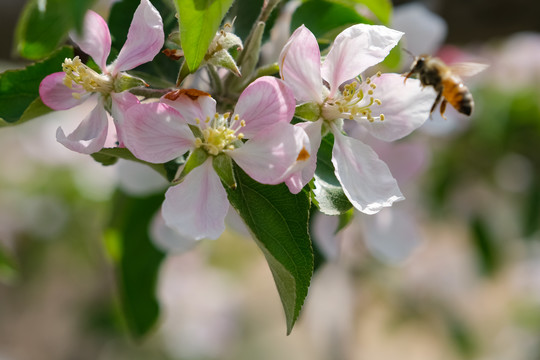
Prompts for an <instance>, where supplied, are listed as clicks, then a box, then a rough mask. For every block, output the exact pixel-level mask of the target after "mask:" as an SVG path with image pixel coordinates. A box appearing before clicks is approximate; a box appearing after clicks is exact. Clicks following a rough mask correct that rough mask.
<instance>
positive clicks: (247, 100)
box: [234, 76, 296, 139]
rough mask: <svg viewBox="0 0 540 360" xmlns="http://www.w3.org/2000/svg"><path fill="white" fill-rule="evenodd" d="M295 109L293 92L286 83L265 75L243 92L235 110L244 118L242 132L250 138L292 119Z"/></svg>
mask: <svg viewBox="0 0 540 360" xmlns="http://www.w3.org/2000/svg"><path fill="white" fill-rule="evenodd" d="M295 108H296V102H295V100H294V95H293V93H292V91H291V89H290V88H289V87H288V86H287V85H286V84H285V82H283V81H282V80H280V79H276V78H275V77H271V76H263V77H260V78H258V79H257V80H255V81H254V82H252V83H251V84H250V85H249V86H248V87H247V88H246V89H245V90H244V91H243V92H242V94H241V95H240V98H239V99H238V102H237V104H236V107H235V108H234V112H235V113H236V114H238V115H239V116H240V119H241V120H244V121H245V126H244V127H243V128H242V129H241V130H240V131H241V132H242V133H244V135H245V137H246V138H247V139H249V138H251V137H253V136H254V135H255V134H256V133H258V132H259V131H261V130H262V129H263V128H265V127H267V126H269V125H273V124H275V123H276V122H280V121H283V122H287V123H289V122H291V120H292V118H293V115H294V110H295Z"/></svg>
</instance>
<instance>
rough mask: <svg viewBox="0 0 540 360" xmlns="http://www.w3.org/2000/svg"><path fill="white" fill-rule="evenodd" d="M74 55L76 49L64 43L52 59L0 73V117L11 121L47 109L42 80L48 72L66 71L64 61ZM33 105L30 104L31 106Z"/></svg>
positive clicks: (38, 113) (21, 119) (26, 117)
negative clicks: (41, 85)
mask: <svg viewBox="0 0 540 360" xmlns="http://www.w3.org/2000/svg"><path fill="white" fill-rule="evenodd" d="M66 57H73V49H72V48H70V47H64V48H62V49H60V50H58V51H56V52H55V53H54V54H52V55H51V56H50V57H49V58H48V59H46V60H44V61H41V62H37V63H35V64H32V65H29V66H28V67H26V68H25V69H20V70H7V71H5V72H3V73H2V74H0V118H2V119H4V120H5V121H6V122H8V123H15V122H17V121H19V122H24V121H26V120H29V119H31V118H33V117H35V116H38V115H42V114H44V113H46V112H47V109H45V108H44V105H43V104H42V103H41V101H39V100H36V98H38V97H39V84H40V83H41V80H43V78H44V77H45V76H46V75H49V74H51V73H54V72H58V71H62V62H64V60H65V58H66ZM30 105H31V107H30V108H28V107H29V106H30Z"/></svg>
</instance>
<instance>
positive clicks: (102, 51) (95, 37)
mask: <svg viewBox="0 0 540 360" xmlns="http://www.w3.org/2000/svg"><path fill="white" fill-rule="evenodd" d="M70 36H71V39H72V40H73V41H74V42H75V44H77V45H78V46H79V47H80V48H81V50H82V51H84V52H85V53H87V54H88V55H90V56H91V57H92V59H94V61H95V62H96V64H98V66H99V67H100V68H101V70H103V71H104V72H105V70H106V68H107V57H108V56H109V53H110V52H111V34H110V33H109V27H108V26H107V22H106V21H105V20H103V18H102V17H101V16H100V15H98V14H97V13H95V12H93V11H92V10H89V11H88V12H87V13H86V15H85V17H84V26H83V34H82V36H81V37H80V36H79V35H78V34H77V33H75V32H72V33H70Z"/></svg>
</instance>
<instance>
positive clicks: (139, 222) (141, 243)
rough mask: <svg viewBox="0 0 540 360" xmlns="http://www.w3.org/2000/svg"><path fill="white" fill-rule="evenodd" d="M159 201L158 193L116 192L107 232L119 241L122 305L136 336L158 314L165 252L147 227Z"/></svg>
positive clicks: (156, 317) (154, 321)
mask: <svg viewBox="0 0 540 360" xmlns="http://www.w3.org/2000/svg"><path fill="white" fill-rule="evenodd" d="M162 202H163V195H161V194H160V195H153V196H149V197H144V198H137V197H133V196H129V195H127V194H124V193H122V192H118V193H117V194H116V196H115V199H114V209H113V219H112V221H111V229H110V230H109V231H108V232H107V233H108V235H109V237H111V236H113V237H116V239H115V241H117V242H118V243H119V244H120V248H121V257H120V261H119V263H118V276H119V290H120V301H121V308H122V312H123V315H124V317H125V320H126V324H127V326H128V329H129V330H130V332H131V334H132V335H133V336H135V337H136V338H141V337H143V336H144V335H146V334H147V333H148V332H149V331H150V330H151V329H152V327H153V326H154V325H155V324H156V321H157V319H158V317H159V311H160V310H159V304H158V302H157V300H156V294H155V292H156V283H157V276H158V271H159V267H160V265H161V262H162V260H163V258H164V256H165V255H164V253H162V252H161V251H159V250H158V249H156V248H155V247H154V245H153V244H152V242H151V240H150V238H149V235H148V228H149V226H150V222H151V219H152V218H153V216H154V215H155V214H156V212H157V211H158V210H159V207H160V206H161V203H162ZM109 242H111V239H109Z"/></svg>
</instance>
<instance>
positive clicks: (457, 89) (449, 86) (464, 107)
mask: <svg viewBox="0 0 540 360" xmlns="http://www.w3.org/2000/svg"><path fill="white" fill-rule="evenodd" d="M443 96H444V97H445V98H446V100H447V101H448V102H449V103H450V104H451V105H452V106H453V107H454V109H456V110H457V111H459V112H460V113H462V114H465V115H471V113H472V109H473V107H474V101H473V97H472V94H471V92H470V91H469V89H467V87H466V86H465V85H463V83H461V82H455V81H447V82H446V83H445V84H444V92H443Z"/></svg>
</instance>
